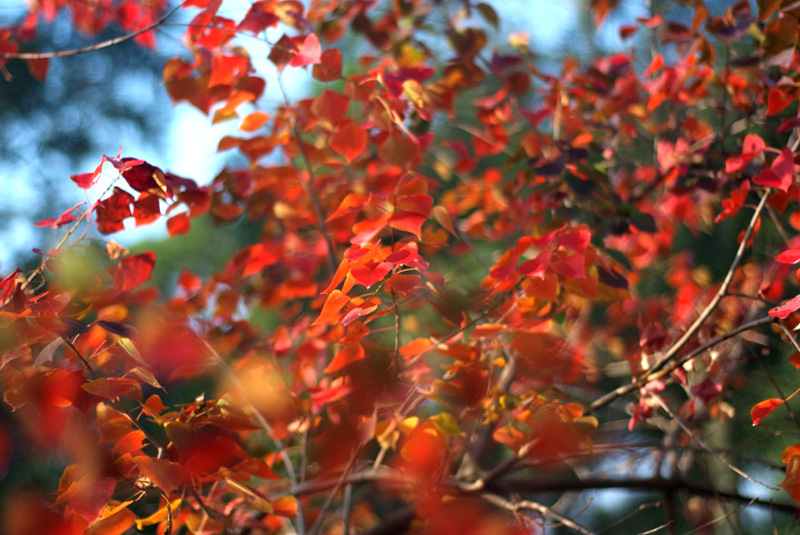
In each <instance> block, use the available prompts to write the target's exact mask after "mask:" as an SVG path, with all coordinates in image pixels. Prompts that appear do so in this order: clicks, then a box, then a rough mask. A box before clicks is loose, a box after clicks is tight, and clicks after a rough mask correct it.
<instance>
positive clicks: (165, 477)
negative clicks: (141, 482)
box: [136, 456, 189, 494]
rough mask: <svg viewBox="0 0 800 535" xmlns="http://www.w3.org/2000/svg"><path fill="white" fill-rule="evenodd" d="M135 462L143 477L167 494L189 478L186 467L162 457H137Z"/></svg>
mask: <svg viewBox="0 0 800 535" xmlns="http://www.w3.org/2000/svg"><path fill="white" fill-rule="evenodd" d="M136 464H137V465H138V466H139V470H141V472H142V474H143V475H144V476H145V477H147V478H148V479H150V481H152V482H153V483H154V484H155V485H156V486H157V487H158V488H160V489H161V490H163V491H164V492H165V493H167V494H169V493H170V492H172V491H173V490H175V489H176V488H178V487H179V486H180V485H182V484H183V483H185V482H186V481H187V480H188V479H189V473H188V472H187V471H186V469H184V468H183V467H182V466H181V465H179V464H176V463H173V462H170V461H166V460H164V459H154V458H152V457H146V456H145V457H137V458H136Z"/></svg>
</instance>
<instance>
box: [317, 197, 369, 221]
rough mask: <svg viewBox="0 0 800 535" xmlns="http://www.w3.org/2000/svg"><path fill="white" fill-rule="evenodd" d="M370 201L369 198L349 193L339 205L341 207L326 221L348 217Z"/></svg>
mask: <svg viewBox="0 0 800 535" xmlns="http://www.w3.org/2000/svg"><path fill="white" fill-rule="evenodd" d="M368 201H369V197H364V196H362V195H359V194H358V193H348V194H347V196H346V197H345V198H344V199H342V202H341V203H340V204H339V207H338V208H337V209H336V211H335V212H333V213H332V214H331V215H330V216H329V217H328V219H326V220H325V221H326V222H328V221H333V220H334V219H336V218H339V217H342V216H344V215H347V214H349V213H351V212H353V211H355V210H361V209H362V208H363V207H364V205H365V204H366V203H367V202H368Z"/></svg>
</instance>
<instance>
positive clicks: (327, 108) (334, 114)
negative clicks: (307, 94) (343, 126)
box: [311, 89, 350, 128]
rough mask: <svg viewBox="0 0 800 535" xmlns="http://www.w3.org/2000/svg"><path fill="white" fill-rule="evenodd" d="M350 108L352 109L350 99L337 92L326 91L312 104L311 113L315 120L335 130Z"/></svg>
mask: <svg viewBox="0 0 800 535" xmlns="http://www.w3.org/2000/svg"><path fill="white" fill-rule="evenodd" d="M348 107H350V99H348V98H347V97H346V96H344V95H341V94H339V93H337V92H336V91H331V90H329V89H326V90H325V91H323V92H322V93H321V94H320V95H319V96H318V97H317V98H316V99H314V103H313V104H311V112H312V113H313V114H314V118H315V119H317V120H318V121H320V122H321V123H323V124H325V125H326V126H328V127H329V128H333V127H334V125H336V124H337V123H338V122H339V121H341V120H342V118H343V117H344V114H345V113H347V108H348Z"/></svg>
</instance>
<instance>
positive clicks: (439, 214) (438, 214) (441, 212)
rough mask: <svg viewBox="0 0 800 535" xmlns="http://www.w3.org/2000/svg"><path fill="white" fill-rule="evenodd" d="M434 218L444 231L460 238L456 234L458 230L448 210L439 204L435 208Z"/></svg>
mask: <svg viewBox="0 0 800 535" xmlns="http://www.w3.org/2000/svg"><path fill="white" fill-rule="evenodd" d="M432 212H433V218H434V219H435V220H436V222H437V223H439V224H440V225H441V226H442V227H444V229H445V230H446V231H447V232H449V233H450V234H452V235H453V236H455V237H458V234H456V229H455V228H454V227H453V220H452V219H451V218H450V214H449V213H448V212H447V208H445V207H444V206H442V205H440V204H437V205H436V206H434V207H433V211H432Z"/></svg>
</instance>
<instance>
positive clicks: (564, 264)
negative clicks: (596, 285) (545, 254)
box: [550, 251, 586, 279]
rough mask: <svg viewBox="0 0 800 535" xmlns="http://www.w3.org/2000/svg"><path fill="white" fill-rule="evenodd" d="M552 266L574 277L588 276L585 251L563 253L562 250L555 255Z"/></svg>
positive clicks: (563, 273) (558, 271)
mask: <svg viewBox="0 0 800 535" xmlns="http://www.w3.org/2000/svg"><path fill="white" fill-rule="evenodd" d="M550 266H551V267H552V268H553V269H554V270H555V271H556V272H557V273H561V274H562V275H564V276H566V277H571V278H573V279H582V278H584V277H585V276H586V265H585V262H584V257H583V253H568V254H563V253H561V252H560V251H559V252H556V253H555V254H554V255H553V258H552V260H551V262H550Z"/></svg>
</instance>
